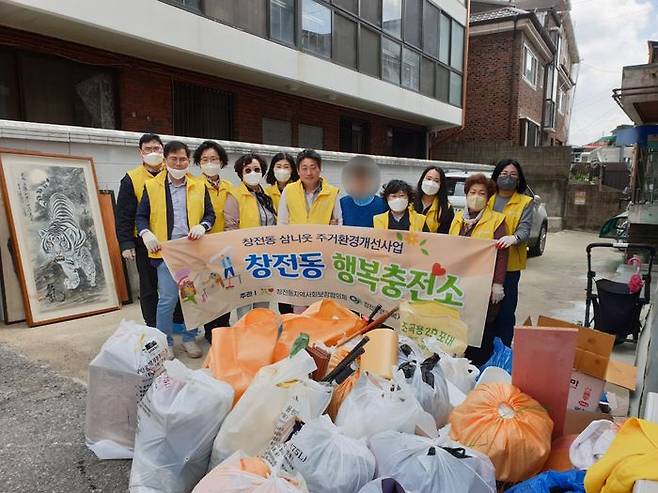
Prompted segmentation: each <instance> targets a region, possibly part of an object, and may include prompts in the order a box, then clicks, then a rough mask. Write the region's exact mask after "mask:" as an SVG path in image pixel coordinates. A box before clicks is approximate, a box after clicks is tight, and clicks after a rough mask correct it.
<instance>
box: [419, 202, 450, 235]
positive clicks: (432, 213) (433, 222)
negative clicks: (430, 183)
mask: <svg viewBox="0 0 658 493" xmlns="http://www.w3.org/2000/svg"><path fill="white" fill-rule="evenodd" d="M421 204H422V202H421ZM450 207H452V206H451V205H450V204H448V208H450ZM437 212H438V213H439V216H440V215H441V207H440V206H439V197H434V201H433V202H432V205H431V206H430V208H429V210H428V211H427V213H426V214H425V217H427V219H426V220H425V223H426V224H427V227H428V229H429V230H430V232H431V233H436V232H437V231H438V230H439V226H441V225H440V224H439V221H438V220H437V218H436V217H437Z"/></svg>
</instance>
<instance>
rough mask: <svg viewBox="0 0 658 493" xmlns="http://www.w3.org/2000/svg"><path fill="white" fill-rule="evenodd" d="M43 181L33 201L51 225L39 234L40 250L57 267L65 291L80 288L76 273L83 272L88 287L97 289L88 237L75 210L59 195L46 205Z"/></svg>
mask: <svg viewBox="0 0 658 493" xmlns="http://www.w3.org/2000/svg"><path fill="white" fill-rule="evenodd" d="M49 185H50V183H49V180H48V179H46V181H45V182H44V183H43V184H42V185H41V186H40V187H39V188H37V190H36V201H37V204H39V205H40V206H41V207H43V208H44V209H46V210H47V211H48V217H49V219H50V224H49V225H48V227H47V228H44V229H41V230H39V236H40V237H41V250H42V251H43V253H45V254H46V257H48V258H49V259H50V260H52V261H54V262H56V263H57V264H59V265H60V266H61V268H62V271H63V272H64V276H65V279H64V287H65V288H66V289H75V288H77V287H78V286H79V285H80V275H79V274H78V269H80V270H82V272H83V273H84V275H85V277H86V278H87V281H88V282H89V285H90V286H95V285H96V264H95V263H94V259H93V258H92V256H91V252H90V251H89V247H88V246H87V235H86V234H85V232H84V231H83V230H82V229H81V228H80V225H79V224H78V221H77V219H76V217H75V212H74V211H75V206H74V205H73V202H72V201H71V199H69V198H68V197H67V196H66V195H65V194H63V193H61V192H54V193H53V194H52V195H50V197H49V198H48V202H46V201H45V200H44V198H43V194H44V191H45V190H46V189H47V188H48V186H49Z"/></svg>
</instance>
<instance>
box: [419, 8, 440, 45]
mask: <svg viewBox="0 0 658 493" xmlns="http://www.w3.org/2000/svg"><path fill="white" fill-rule="evenodd" d="M440 15H441V14H440V12H439V9H438V8H437V7H435V6H434V5H433V4H431V3H429V2H425V15H424V17H423V51H424V52H425V53H427V54H428V55H431V56H433V57H435V58H439V17H440Z"/></svg>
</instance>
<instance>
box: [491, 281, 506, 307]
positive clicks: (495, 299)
mask: <svg viewBox="0 0 658 493" xmlns="http://www.w3.org/2000/svg"><path fill="white" fill-rule="evenodd" d="M504 297H505V289H504V288H503V285H502V284H493V285H492V286H491V302H492V303H493V304H494V305H495V304H496V303H500V302H501V301H503V298H504Z"/></svg>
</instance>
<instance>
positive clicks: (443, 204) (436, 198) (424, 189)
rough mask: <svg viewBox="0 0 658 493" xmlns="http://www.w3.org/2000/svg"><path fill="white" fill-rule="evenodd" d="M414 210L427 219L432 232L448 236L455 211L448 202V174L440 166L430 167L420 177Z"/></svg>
mask: <svg viewBox="0 0 658 493" xmlns="http://www.w3.org/2000/svg"><path fill="white" fill-rule="evenodd" d="M414 209H415V210H416V212H418V213H419V214H423V215H424V216H426V217H427V219H426V221H427V227H428V228H429V230H430V232H432V233H445V234H447V233H448V231H449V230H450V225H451V224H452V219H453V218H454V217H455V211H454V209H453V208H452V205H450V202H448V183H447V182H446V174H445V173H444V172H443V170H442V169H441V168H439V167H438V166H428V167H427V168H425V171H423V173H422V174H421V175H420V179H419V180H418V185H417V186H416V200H414Z"/></svg>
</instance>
